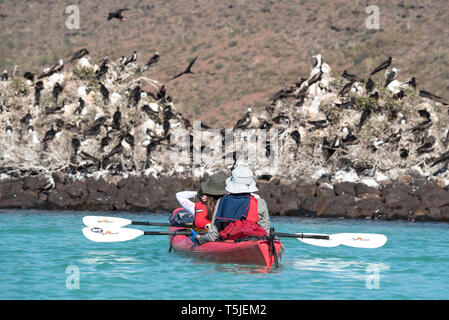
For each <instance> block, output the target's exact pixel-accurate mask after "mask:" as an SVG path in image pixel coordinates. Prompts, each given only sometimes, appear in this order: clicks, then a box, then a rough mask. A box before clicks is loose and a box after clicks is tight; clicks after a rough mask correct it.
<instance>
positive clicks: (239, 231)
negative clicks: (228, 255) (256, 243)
mask: <svg viewBox="0 0 449 320" xmlns="http://www.w3.org/2000/svg"><path fill="white" fill-rule="evenodd" d="M267 235H268V233H267V232H266V231H265V230H264V229H263V228H262V227H261V226H259V225H258V224H257V223H256V222H254V221H247V220H238V221H235V222H231V223H229V224H228V225H227V226H226V228H224V229H223V230H221V231H220V237H221V238H222V239H225V240H235V239H240V238H247V237H254V236H256V237H262V236H267Z"/></svg>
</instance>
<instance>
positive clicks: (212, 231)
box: [196, 199, 220, 244]
mask: <svg viewBox="0 0 449 320" xmlns="http://www.w3.org/2000/svg"><path fill="white" fill-rule="evenodd" d="M219 203H220V199H219V200H218V201H217V204H216V205H215V209H214V213H213V214H212V221H211V224H210V227H209V229H208V230H207V233H206V234H204V235H202V236H197V237H196V239H197V240H198V242H199V243H200V244H203V243H206V242H211V241H215V240H217V239H218V238H219V237H220V234H219V232H218V229H217V226H216V225H215V215H216V214H217V209H218V204H219Z"/></svg>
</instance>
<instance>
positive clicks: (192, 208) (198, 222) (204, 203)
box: [176, 173, 228, 230]
mask: <svg viewBox="0 0 449 320" xmlns="http://www.w3.org/2000/svg"><path fill="white" fill-rule="evenodd" d="M225 181H226V176H225V175H224V174H222V173H217V174H214V175H211V176H210V177H209V178H208V179H207V180H206V181H203V182H202V183H201V185H200V191H199V192H197V191H181V192H178V193H176V199H177V200H178V202H179V204H180V205H181V206H182V207H183V208H184V209H185V210H186V211H187V212H189V213H191V214H193V215H194V216H195V220H194V225H195V228H197V229H200V230H203V229H207V228H208V226H209V225H210V223H211V220H212V213H213V212H214V209H215V205H216V204H217V201H218V199H219V198H221V197H222V196H224V195H225V194H226V193H228V192H227V191H226V189H225V187H226V182H225ZM195 197H198V198H199V199H200V200H201V201H199V202H196V203H195V202H193V201H191V200H190V199H191V198H195Z"/></svg>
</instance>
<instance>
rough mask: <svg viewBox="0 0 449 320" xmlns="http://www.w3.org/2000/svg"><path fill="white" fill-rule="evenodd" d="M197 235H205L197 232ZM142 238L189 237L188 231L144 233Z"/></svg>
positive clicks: (190, 233)
mask: <svg viewBox="0 0 449 320" xmlns="http://www.w3.org/2000/svg"><path fill="white" fill-rule="evenodd" d="M197 233H198V234H205V233H204V232H197ZM143 235H144V236H191V235H192V232H190V231H172V232H170V231H144V233H143Z"/></svg>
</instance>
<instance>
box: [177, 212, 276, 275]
mask: <svg viewBox="0 0 449 320" xmlns="http://www.w3.org/2000/svg"><path fill="white" fill-rule="evenodd" d="M180 210H182V208H179V209H176V210H175V211H174V212H173V215H176V214H177V212H178V211H180ZM180 230H185V228H183V227H169V231H170V232H173V231H180ZM169 241H170V245H171V248H173V249H174V250H175V252H176V253H178V254H181V255H184V256H188V257H193V258H197V259H202V260H207V261H211V262H217V263H236V264H254V265H261V266H269V267H270V266H272V265H273V263H274V261H275V257H274V254H272V249H271V246H270V243H269V241H268V240H243V241H242V240H241V239H240V240H236V241H234V240H224V241H214V242H207V243H204V244H202V245H198V244H196V243H194V242H192V241H191V240H190V237H189V236H186V235H175V236H169ZM274 247H275V249H276V254H277V258H278V261H280V260H281V259H282V257H283V255H284V246H283V245H282V243H281V242H280V241H279V240H274Z"/></svg>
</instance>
